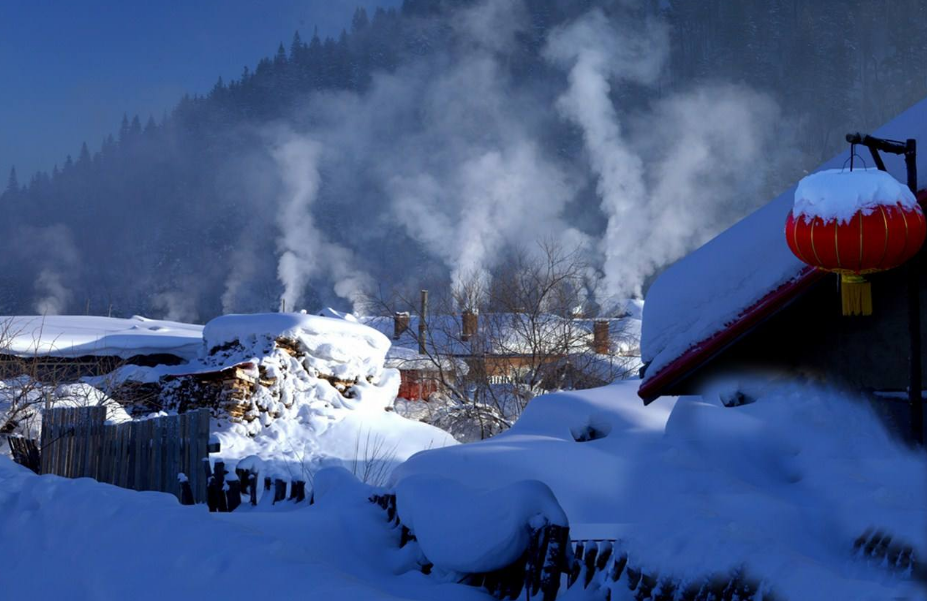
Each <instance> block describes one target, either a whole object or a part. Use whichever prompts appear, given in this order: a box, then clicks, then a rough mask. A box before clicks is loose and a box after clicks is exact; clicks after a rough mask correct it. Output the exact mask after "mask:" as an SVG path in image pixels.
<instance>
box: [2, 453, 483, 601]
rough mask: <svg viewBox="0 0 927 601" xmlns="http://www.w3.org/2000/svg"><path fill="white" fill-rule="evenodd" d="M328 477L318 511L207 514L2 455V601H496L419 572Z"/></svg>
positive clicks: (381, 524) (357, 496) (344, 485)
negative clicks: (38, 470)
mask: <svg viewBox="0 0 927 601" xmlns="http://www.w3.org/2000/svg"><path fill="white" fill-rule="evenodd" d="M330 476H332V474H320V477H319V480H320V483H322V482H328V485H327V487H326V488H327V490H326V494H324V495H321V498H319V499H317V503H316V504H315V505H313V506H302V507H299V508H297V509H290V510H281V511H268V512H259V511H241V512H235V513H231V514H210V513H208V512H207V511H206V508H205V507H204V506H195V507H184V506H181V505H179V504H178V502H177V500H176V498H175V497H173V495H168V494H163V493H155V492H142V493H139V492H134V491H130V490H124V489H120V488H116V487H113V486H110V485H107V484H99V483H97V482H94V481H92V480H89V479H77V480H68V479H64V478H59V477H56V476H36V475H35V474H32V473H31V472H29V471H28V470H26V469H25V468H22V467H20V466H17V465H15V464H13V463H12V462H11V461H9V460H8V459H6V458H5V457H0V540H2V541H4V544H3V545H0V573H3V574H4V575H5V576H7V577H6V578H4V580H3V598H4V599H68V600H69V601H97V600H100V599H134V600H137V601H149V600H150V601H162V600H163V599H215V598H222V599H227V600H229V601H238V600H241V601H246V600H252V599H255V598H261V597H262V596H268V597H275V598H280V599H291V598H319V599H338V600H339V601H377V600H390V601H398V600H410V601H411V600H416V601H430V600H433V599H447V600H448V601H465V600H487V599H491V597H489V596H488V595H486V594H485V593H484V592H481V591H480V590H478V589H475V588H472V587H467V586H462V585H456V584H444V583H440V582H437V581H435V580H434V579H430V578H427V577H425V576H424V575H422V574H420V573H418V572H417V571H416V570H415V569H414V567H415V566H414V565H410V560H409V558H408V557H407V555H406V554H405V553H403V551H404V550H403V549H399V544H398V533H397V532H396V531H395V530H393V529H391V527H390V525H389V524H388V523H387V522H386V520H385V518H384V515H383V512H382V510H381V509H380V508H379V507H376V506H375V505H373V504H372V503H370V502H369V501H368V497H369V496H370V494H371V493H372V489H371V488H370V487H367V486H364V485H362V484H360V483H358V482H356V481H353V482H352V481H351V478H350V475H347V476H348V477H347V478H345V477H341V478H332V477H330ZM244 509H248V508H247V507H244ZM14 575H15V576H14ZM262 591H263V592H262Z"/></svg>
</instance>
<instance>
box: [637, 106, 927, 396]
mask: <svg viewBox="0 0 927 601" xmlns="http://www.w3.org/2000/svg"><path fill="white" fill-rule="evenodd" d="M873 135H876V136H878V137H884V138H890V139H896V140H904V139H906V138H925V137H927V100H925V101H921V102H920V103H918V104H916V105H915V106H913V107H912V108H910V109H908V110H907V111H905V112H904V113H902V114H901V115H900V116H898V117H896V118H895V119H893V120H892V121H891V122H889V123H888V124H887V125H885V126H884V127H881V128H879V129H878V130H877V131H876V132H874V133H873ZM846 158H847V155H846V153H845V152H844V153H841V154H840V155H838V156H836V157H834V158H833V159H831V160H829V161H827V162H826V163H824V164H823V165H821V166H820V168H819V169H818V170H819V171H820V170H824V169H839V168H841V167H842V166H843V164H844V162H845V161H846ZM884 158H885V163H886V167H887V168H888V171H889V173H890V174H891V175H892V176H894V177H895V179H897V180H899V181H906V173H905V167H904V161H903V159H901V158H899V157H894V156H888V155H885V157H884ZM918 172H919V173H927V153H921V154H920V155H919V156H918ZM795 189H796V187H795V186H792V187H791V188H789V189H788V190H786V191H785V192H783V193H782V194H781V195H780V196H779V197H777V198H776V199H775V200H773V201H772V202H770V203H769V204H767V205H766V206H764V207H762V208H760V209H759V210H757V211H756V212H754V213H752V214H751V215H748V216H747V217H746V218H744V219H743V220H742V221H740V222H739V223H737V224H736V225H734V226H733V227H731V228H730V229H728V230H726V231H724V232H722V233H721V234H719V235H718V236H717V237H715V238H714V239H713V240H711V241H709V242H708V243H706V244H705V245H704V246H702V247H701V248H699V249H698V250H696V251H694V252H692V253H690V254H689V255H688V256H686V257H684V258H683V259H681V260H679V261H678V262H676V263H675V264H673V265H672V266H670V267H669V268H668V269H667V270H666V271H665V272H663V273H662V274H661V275H660V276H659V277H658V278H657V279H656V280H655V281H654V283H653V285H652V286H651V287H650V289H649V290H648V291H647V295H646V301H647V302H646V304H645V305H644V323H643V329H642V332H641V355H642V359H643V361H644V362H645V363H647V362H650V366H649V367H648V368H647V371H646V375H645V379H649V378H652V377H653V376H654V375H656V374H657V373H658V372H659V371H660V370H662V369H663V368H664V367H666V366H667V365H669V364H670V363H672V362H673V360H675V359H676V358H678V357H679V356H680V355H682V354H683V353H685V352H686V351H687V350H688V349H690V348H692V347H694V346H697V345H698V344H699V343H700V342H702V341H704V340H706V339H708V338H709V337H711V336H712V335H713V334H716V333H717V332H719V331H721V330H723V329H724V328H725V327H726V326H727V325H728V324H730V323H731V322H732V321H734V320H735V319H736V318H737V317H738V316H739V315H740V314H742V313H743V312H744V311H746V310H747V309H749V308H750V307H751V306H753V305H754V304H755V303H756V302H757V301H758V300H760V299H761V298H763V297H764V296H765V295H766V294H767V293H769V292H771V291H772V290H775V289H776V288H778V287H779V286H781V285H782V284H784V283H786V282H788V281H790V280H792V279H794V278H795V277H797V276H798V275H799V273H800V272H801V270H802V269H803V268H804V267H805V265H804V264H803V263H801V262H800V261H799V260H798V259H797V258H796V257H795V255H793V254H792V252H791V251H790V250H789V248H788V245H787V244H786V241H785V235H784V234H783V232H784V227H785V220H786V217H787V216H788V213H789V211H790V210H791V209H792V206H793V203H794V197H795Z"/></svg>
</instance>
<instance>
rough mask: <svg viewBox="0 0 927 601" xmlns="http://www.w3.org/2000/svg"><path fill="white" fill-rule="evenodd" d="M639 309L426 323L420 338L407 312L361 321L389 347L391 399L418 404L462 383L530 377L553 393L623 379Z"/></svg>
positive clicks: (632, 364) (468, 316)
mask: <svg viewBox="0 0 927 601" xmlns="http://www.w3.org/2000/svg"><path fill="white" fill-rule="evenodd" d="M641 304H642V303H640V302H639V301H638V302H635V301H630V302H629V303H627V305H628V307H622V309H621V310H620V311H616V312H615V314H614V315H613V316H609V317H602V318H597V319H586V318H575V319H567V318H561V317H558V316H554V315H542V316H536V317H535V318H529V317H528V316H525V315H520V314H506V313H485V314H477V313H475V312H468V311H464V312H462V313H461V314H459V315H432V316H430V317H429V318H428V319H427V320H426V321H427V327H426V329H425V330H424V338H423V336H422V334H421V332H423V330H422V329H421V321H420V319H419V317H418V316H417V315H410V314H409V313H407V312H400V313H396V314H394V315H393V316H392V317H387V316H377V317H365V318H361V320H362V322H363V323H365V324H366V325H369V326H371V327H373V328H375V329H377V330H379V331H381V332H383V333H384V334H386V335H388V336H390V337H391V339H392V347H391V349H390V351H389V353H388V355H387V367H393V368H396V369H398V370H399V371H400V375H401V377H402V384H401V387H400V392H399V398H402V399H406V400H420V399H427V398H428V397H429V396H430V395H431V394H434V393H436V392H441V391H442V389H443V388H444V386H445V385H446V384H447V383H448V382H456V381H458V379H463V378H470V379H471V380H477V379H478V380H480V381H485V382H489V383H496V384H502V383H513V382H518V381H520V380H522V379H524V378H527V377H530V376H535V377H536V378H538V379H540V380H541V386H542V387H547V389H555V388H589V387H592V386H601V385H604V384H608V383H611V382H613V381H615V380H616V379H621V378H624V377H627V375H629V374H631V373H633V372H634V371H636V369H637V366H638V364H639V356H640V347H639V341H640V310H641ZM528 322H531V323H530V324H529V323H528Z"/></svg>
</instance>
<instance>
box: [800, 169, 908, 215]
mask: <svg viewBox="0 0 927 601" xmlns="http://www.w3.org/2000/svg"><path fill="white" fill-rule="evenodd" d="M896 205H900V206H901V207H902V208H905V209H913V208H914V207H915V205H917V199H916V198H915V197H914V194H912V193H911V190H909V189H908V187H907V186H906V185H904V184H902V183H901V182H900V181H898V180H897V179H895V178H894V177H892V176H891V175H890V174H889V173H886V172H885V171H879V170H878V169H875V168H873V169H854V170H853V171H850V170H849V169H826V170H824V171H818V172H817V173H812V174H811V175H809V176H807V177H805V178H803V179H802V180H801V181H800V182H798V187H797V188H796V189H795V206H794V209H793V214H794V215H795V217H796V218H797V217H801V216H804V217H805V218H806V219H809V220H811V219H814V218H815V217H820V218H821V219H823V220H824V221H825V222H827V221H833V220H835V219H836V220H838V221H839V222H841V223H847V222H848V221H850V219H852V218H853V216H854V215H856V213H858V212H860V211H862V213H863V214H864V215H869V214H870V213H872V211H874V210H875V209H876V207H879V206H887V207H893V206H896Z"/></svg>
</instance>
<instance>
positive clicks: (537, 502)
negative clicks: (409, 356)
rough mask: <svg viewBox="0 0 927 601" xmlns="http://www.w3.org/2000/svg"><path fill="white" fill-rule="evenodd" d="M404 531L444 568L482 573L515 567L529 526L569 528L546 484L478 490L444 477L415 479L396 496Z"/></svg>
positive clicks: (525, 544) (406, 482) (406, 481)
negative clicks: (412, 536)
mask: <svg viewBox="0 0 927 601" xmlns="http://www.w3.org/2000/svg"><path fill="white" fill-rule="evenodd" d="M396 506H397V509H398V511H399V519H400V521H401V522H402V524H403V525H405V526H406V527H408V528H409V529H411V530H412V532H413V533H414V534H415V537H416V539H417V540H418V543H419V545H420V546H421V549H422V551H423V552H424V554H425V557H427V558H428V560H429V561H431V562H432V563H434V564H435V565H436V566H438V567H439V568H443V569H445V570H451V571H456V572H460V573H468V574H474V573H481V572H489V571H492V570H497V569H501V568H504V567H507V566H509V565H511V564H512V563H513V562H514V561H515V560H517V559H518V558H519V557H521V555H522V554H523V553H524V551H525V549H527V548H528V539H529V534H530V529H529V525H535V526H538V525H543V524H557V525H560V526H567V525H568V523H567V518H566V515H565V514H564V513H563V509H561V508H560V505H559V504H558V503H557V499H555V498H554V495H553V493H552V492H551V491H550V489H549V488H548V487H547V485H545V484H544V483H542V482H537V481H522V482H515V483H512V484H509V485H506V486H504V487H502V488H499V489H494V490H488V491H486V490H478V489H472V488H470V487H468V486H464V485H462V484H460V483H459V482H456V481H454V480H450V479H448V478H444V477H441V476H411V477H408V478H405V479H404V480H402V482H401V483H400V484H399V486H398V487H397V490H396Z"/></svg>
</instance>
